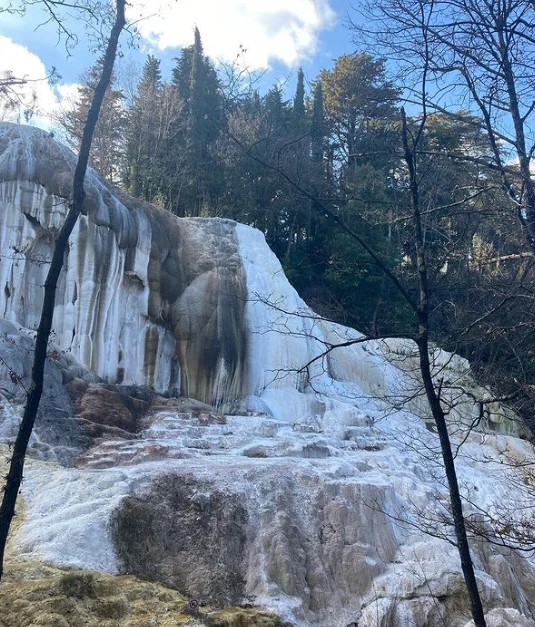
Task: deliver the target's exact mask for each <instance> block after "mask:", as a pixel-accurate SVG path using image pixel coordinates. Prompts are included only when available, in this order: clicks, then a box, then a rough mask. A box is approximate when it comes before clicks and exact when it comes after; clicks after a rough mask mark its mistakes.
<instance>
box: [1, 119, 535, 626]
mask: <svg viewBox="0 0 535 627" xmlns="http://www.w3.org/2000/svg"><path fill="white" fill-rule="evenodd" d="M72 170H73V156H72V155H71V154H70V153H69V152H68V151H67V150H66V149H64V148H63V147H61V146H59V145H58V144H56V143H55V142H54V141H53V140H52V139H51V138H50V137H49V136H48V135H47V134H46V133H43V132H41V131H38V130H35V129H29V128H25V127H18V126H14V125H0V209H1V211H0V241H1V253H2V257H1V259H0V281H1V283H0V315H2V316H3V317H4V318H6V320H5V321H3V322H0V384H1V387H0V394H1V405H0V417H1V419H2V420H1V422H0V437H1V439H2V440H3V441H4V442H5V441H8V442H9V441H10V439H11V438H12V437H13V434H14V431H15V429H16V425H17V420H18V418H19V416H20V409H21V403H22V401H23V399H24V386H25V385H27V381H28V372H29V364H30V359H31V349H32V343H33V341H32V334H31V329H32V328H35V326H36V324H37V321H38V316H39V312H40V306H41V302H42V293H41V292H42V290H41V285H42V284H43V281H44V275H45V272H46V266H47V261H48V259H49V258H50V254H51V250H52V245H53V241H54V236H55V233H56V232H57V229H58V227H59V225H60V224H61V221H62V219H63V217H64V215H65V212H66V206H67V203H68V194H69V187H70V178H71V176H72ZM87 191H88V199H87V203H86V213H85V215H83V216H81V218H80V220H79V222H78V225H77V228H76V231H75V233H74V234H73V237H72V241H71V245H70V248H69V252H68V254H67V256H66V260H65V261H66V266H65V272H64V273H63V274H62V277H61V285H60V290H59V297H58V305H57V308H56V312H55V317H54V325H53V326H54V331H55V335H54V342H55V344H53V345H51V347H50V351H49V360H48V364H47V394H46V395H45V399H44V404H43V408H42V411H41V416H40V418H39V420H38V423H37V429H36V433H35V435H34V440H33V448H32V458H31V460H29V463H28V465H27V470H26V474H25V481H24V484H23V490H22V494H23V497H24V500H25V509H24V511H25V518H24V521H23V522H22V524H21V525H20V527H19V528H18V530H17V533H16V535H15V537H14V539H13V550H14V551H15V552H16V553H17V554H18V555H19V556H22V557H30V558H32V559H42V560H46V561H49V562H51V563H55V564H58V565H62V566H73V567H79V568H90V569H94V570H99V571H103V572H109V573H120V572H129V573H134V574H137V575H139V576H140V577H143V578H150V579H153V580H157V581H160V582H163V583H166V584H167V585H171V586H174V587H176V588H177V589H179V590H180V591H181V592H183V593H184V594H186V595H187V596H188V597H190V598H191V597H194V598H196V599H199V600H201V601H206V602H207V603H209V604H213V605H226V604H228V603H239V602H244V603H254V604H258V605H260V606H267V607H268V608H270V609H272V610H274V611H276V612H277V613H278V614H279V615H280V616H281V617H282V620H284V621H289V622H291V623H292V624H294V625H298V626H300V627H325V626H328V627H346V626H349V625H358V626H359V627H362V626H364V627H406V626H411V627H428V626H431V625H445V626H446V627H465V626H466V627H468V624H469V620H470V613H469V605H468V601H467V598H466V594H465V591H464V585H463V580H462V573H461V567H460V564H459V559H458V555H457V553H456V550H455V548H454V547H453V546H452V544H451V542H450V541H451V539H452V528H451V520H450V515H449V509H448V495H447V490H446V488H445V479H444V476H443V474H444V473H443V470H442V467H441V464H440V457H439V447H438V441H437V437H436V434H435V432H434V430H433V423H432V420H431V418H430V414H429V410H428V408H427V404H426V402H425V400H424V397H423V394H422V390H421V384H420V382H419V379H418V376H417V374H416V362H415V349H414V346H413V345H412V344H411V343H410V342H405V341H400V340H396V341H394V340H393V341H389V342H379V341H366V340H365V338H363V337H362V336H361V335H360V334H359V333H357V332H356V331H353V330H351V329H346V328H344V327H341V326H338V325H334V324H331V323H329V322H327V321H324V320H322V319H320V318H319V317H318V316H316V315H315V314H314V312H312V311H311V310H310V309H308V308H307V307H306V305H305V304H304V303H303V302H302V301H301V300H300V299H299V297H298V295H297V294H296V293H295V291H294V290H293V289H292V288H291V287H290V286H289V284H288V283H287V281H286V279H285V277H284V274H283V272H282V269H281V266H280V264H279V263H278V262H277V260H276V258H275V257H274V255H273V254H272V253H271V251H270V250H269V249H268V248H267V246H266V244H265V241H264V238H263V236H262V234H261V233H259V232H258V231H255V230H254V229H251V228H249V227H245V226H242V225H238V224H235V223H233V222H230V221H226V220H219V219H215V220H207V219H178V218H175V217H173V216H171V215H169V214H167V213H165V212H163V211H160V210H158V209H156V208H154V207H151V206H149V205H147V204H144V203H141V202H139V201H135V200H133V199H130V198H127V197H126V196H124V195H122V194H120V193H119V192H116V191H115V190H113V189H111V188H110V187H109V186H107V184H106V183H105V182H103V181H102V180H101V179H100V178H99V177H98V176H97V175H96V174H95V173H94V172H90V173H89V175H88V180H87ZM28 329H29V330H30V331H28ZM337 344H343V346H340V347H338V348H335V346H336V345H337ZM432 359H433V364H434V368H435V370H436V371H437V372H440V378H441V381H442V388H441V389H442V399H443V402H444V403H445V404H446V406H447V408H448V410H449V415H450V420H451V425H450V426H451V433H452V440H453V444H454V446H455V447H456V450H457V447H458V451H457V458H456V463H457V469H458V474H459V478H460V482H461V489H462V492H463V496H464V498H465V509H466V515H467V518H468V520H469V523H470V529H471V532H472V535H473V537H474V540H473V551H474V562H475V568H476V575H477V579H478V584H479V586H480V589H481V592H482V596H483V602H484V606H485V610H486V611H487V613H488V618H489V625H490V624H492V625H498V624H500V625H503V626H505V627H507V626H509V627H512V626H513V625H515V626H520V625H521V626H522V627H529V626H531V627H535V621H534V616H533V611H532V609H531V608H532V607H535V562H534V560H533V558H532V557H531V556H530V554H527V555H523V554H520V553H516V552H514V551H511V550H510V549H509V548H506V547H504V546H503V543H504V542H505V543H515V542H516V543H519V542H521V541H522V538H521V537H519V536H518V535H515V530H517V529H518V530H522V532H523V533H524V534H525V535H526V536H527V537H528V542H529V541H530V540H529V537H530V534H532V532H533V530H534V525H533V522H532V520H533V516H534V513H535V512H534V510H533V506H532V502H533V498H532V494H533V491H534V487H535V479H534V477H533V473H532V471H531V468H532V466H531V465H532V464H533V463H535V456H534V454H533V451H532V446H531V444H530V443H529V442H528V441H526V440H524V439H520V438H519V437H518V436H519V435H521V431H522V430H521V427H520V425H519V424H518V422H516V421H515V417H514V415H513V414H512V413H511V412H510V411H509V410H508V409H507V408H505V407H502V406H500V405H499V404H497V403H493V402H492V399H491V396H490V394H489V393H488V391H486V390H484V389H482V388H480V387H478V386H477V385H476V384H475V383H474V381H473V379H472V377H471V375H470V368H469V365H468V364H467V362H465V361H464V360H462V359H460V358H459V357H456V356H455V355H451V354H447V353H445V352H443V351H440V350H439V349H436V350H435V351H434V353H433V355H432ZM462 390H465V391H466V393H464V392H462ZM178 395H180V397H179V398H177V396H178ZM188 397H189V398H188ZM474 423H477V430H476V429H473V428H472V427H473V425H474ZM483 537H490V538H491V539H492V540H493V542H494V543H493V544H489V543H488V542H487V541H486V540H483V539H482V538H483Z"/></svg>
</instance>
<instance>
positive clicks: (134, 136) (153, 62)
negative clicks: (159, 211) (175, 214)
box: [123, 55, 164, 202]
mask: <svg viewBox="0 0 535 627" xmlns="http://www.w3.org/2000/svg"><path fill="white" fill-rule="evenodd" d="M162 97H163V85H162V75H161V71H160V61H159V60H158V59H157V58H156V57H154V56H152V55H149V56H148V57H147V60H146V62H145V65H144V67H143V74H142V76H141V80H140V81H139V84H138V86H137V92H136V94H135V96H134V98H133V102H132V106H131V108H130V110H129V111H128V115H127V118H128V120H127V132H126V141H125V144H126V146H125V159H126V168H125V170H126V171H125V174H124V177H123V178H124V182H125V187H126V189H127V191H128V192H129V193H130V194H132V195H133V196H135V197H136V198H143V199H144V200H147V201H149V202H151V201H152V200H153V199H154V198H155V196H156V195H157V194H158V192H159V191H160V189H161V181H160V177H161V165H162V164H161V163H160V160H159V159H158V157H159V155H160V148H161V146H160V145H159V144H160V143H163V141H164V140H163V138H162V137H161V136H160V128H159V124H158V118H159V116H161V112H162V105H163V103H162Z"/></svg>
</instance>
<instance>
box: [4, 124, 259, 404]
mask: <svg viewBox="0 0 535 627" xmlns="http://www.w3.org/2000/svg"><path fill="white" fill-rule="evenodd" d="M0 132H1V141H0V206H1V207H2V214H1V218H0V249H1V250H2V251H3V258H2V264H1V265H0V285H1V289H0V295H1V296H0V312H1V315H2V316H3V317H4V318H7V319H8V320H11V321H13V322H16V323H18V324H20V325H22V326H24V327H27V328H30V329H33V328H36V326H37V323H38V320H39V314H40V309H41V304H42V299H43V293H42V289H41V286H42V285H43V283H44V278H45V276H46V271H47V266H48V263H47V262H48V260H49V259H50V258H51V253H52V249H53V244H54V237H55V234H56V233H57V231H58V229H59V227H60V226H61V224H62V223H63V220H64V218H65V215H66V212H67V210H68V202H69V192H70V183H71V177H72V172H73V168H74V156H73V155H72V153H70V152H69V151H68V150H66V149H65V148H63V147H61V146H59V145H58V144H57V143H56V142H55V141H54V140H52V139H51V138H50V137H49V135H48V134H47V133H44V132H41V131H37V130H36V129H31V128H28V127H21V126H16V125H7V124H3V125H2V128H1V131H0ZM86 191H87V200H86V203H85V215H83V216H81V217H80V219H79V220H78V222H77V225H76V227H75V231H74V233H73V235H72V237H71V245H70V247H69V251H68V254H67V256H66V259H65V272H64V273H63V274H62V277H61V280H60V284H59V290H58V296H57V307H56V314H55V317H54V322H53V329H54V333H55V340H56V341H57V343H58V344H59V345H60V346H61V347H62V348H63V349H65V350H67V349H68V350H69V351H70V352H71V353H72V355H73V356H75V357H76V358H77V359H78V360H79V361H81V362H82V363H83V364H85V365H86V366H87V367H88V368H90V369H91V370H92V371H93V372H95V373H96V374H98V375H99V376H101V377H103V378H105V379H106V380H107V381H110V382H117V383H123V382H124V383H130V384H138V385H148V386H150V387H153V388H154V389H156V390H158V391H160V392H167V391H169V390H171V391H174V390H179V391H180V392H181V393H182V394H184V395H186V396H192V397H195V398H199V399H201V400H205V401H207V402H210V403H217V404H218V403H222V402H226V401H229V400H234V399H235V398H238V397H240V396H242V395H243V392H244V390H243V385H244V381H245V374H244V372H245V371H244V368H245V357H246V351H247V346H246V338H245V331H244V319H243V318H244V306H245V302H246V291H245V277H244V274H243V267H242V264H241V260H240V257H239V255H238V244H237V240H236V236H235V233H234V232H235V224H234V223H232V222H229V221H225V220H203V219H199V220H177V219H176V218H175V217H174V216H171V215H170V214H169V213H168V212H164V211H161V210H158V209H156V208H155V207H151V206H149V205H147V204H144V203H141V202H137V201H134V200H132V199H131V198H129V199H126V198H125V197H124V196H122V195H120V194H119V193H118V192H112V190H111V189H110V188H109V187H108V186H107V185H106V183H105V182H104V181H103V180H102V179H100V178H99V177H98V176H97V175H96V174H95V173H94V172H89V174H88V177H87V179H86Z"/></svg>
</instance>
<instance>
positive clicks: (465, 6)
mask: <svg viewBox="0 0 535 627" xmlns="http://www.w3.org/2000/svg"><path fill="white" fill-rule="evenodd" d="M355 9H356V10H357V11H358V12H359V13H361V14H362V15H363V16H364V18H365V20H366V29H363V28H362V27H358V26H357V25H356V24H354V27H355V32H356V40H357V41H358V42H364V43H366V44H367V45H370V46H372V47H373V49H374V50H377V51H380V52H382V53H383V54H385V55H386V56H387V57H388V58H390V59H392V60H395V63H396V68H397V69H396V71H397V73H398V77H399V78H401V79H402V81H403V84H404V87H405V88H406V94H407V99H408V100H413V97H414V96H416V98H415V100H416V103H417V104H418V105H420V104H421V102H420V98H419V93H420V90H421V88H422V85H423V91H424V92H425V106H426V107H427V108H428V109H429V110H430V111H431V110H434V111H441V112H446V113H449V114H451V115H452V116H455V115H457V112H458V111H459V110H460V109H465V110H467V109H468V110H470V111H471V112H473V113H475V114H477V115H478V119H477V120H474V122H475V123H477V124H481V125H482V127H483V128H484V129H485V131H486V135H487V138H488V146H487V150H486V151H485V153H483V154H458V153H457V154H456V153H452V154H451V155H450V156H451V157H452V158H457V159H463V160H472V161H476V162H478V163H481V164H482V165H485V166H486V167H488V168H489V169H490V170H493V171H495V172H498V173H499V175H500V177H501V183H502V186H503V188H504V190H505V191H506V193H507V195H508V196H509V198H510V201H511V203H510V206H511V207H512V208H513V210H514V211H515V213H516V216H517V217H518V219H519V221H520V223H521V225H522V229H523V232H524V236H525V238H526V241H527V243H528V245H529V249H530V251H531V253H532V254H533V253H535V183H534V181H533V179H532V175H531V163H532V160H533V156H534V152H535V95H534V92H533V82H534V80H535V37H534V35H533V33H534V30H535V6H534V4H533V2H529V1H526V0H488V1H486V2H480V1H479V0H431V1H427V0H379V1H378V2H375V1H374V2H365V3H363V5H359V6H358V8H357V6H356V5H355Z"/></svg>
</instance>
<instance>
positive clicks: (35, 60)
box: [0, 35, 76, 127]
mask: <svg viewBox="0 0 535 627" xmlns="http://www.w3.org/2000/svg"><path fill="white" fill-rule="evenodd" d="M0 49H1V50H2V55H1V56H0V77H6V76H8V74H9V75H12V76H13V77H15V78H16V79H22V80H25V81H26V83H25V84H24V85H18V86H15V87H13V90H14V92H15V93H16V94H17V96H18V99H19V102H20V107H18V108H17V109H16V110H13V111H5V110H4V107H3V106H2V102H1V101H0V117H2V118H4V119H11V120H17V119H20V118H21V117H23V115H22V114H23V111H24V109H27V108H31V107H33V109H34V114H33V115H34V117H33V118H32V123H34V124H36V125H38V126H45V127H46V126H48V125H49V122H48V121H47V118H48V117H49V116H51V115H53V114H54V112H55V111H57V110H58V108H59V106H60V102H61V101H62V99H63V98H64V97H65V95H67V94H69V95H70V94H72V93H73V92H74V90H75V88H76V85H68V84H60V85H58V86H57V90H56V91H54V90H53V89H52V87H51V85H50V83H49V81H48V76H49V72H47V70H46V67H45V65H44V63H43V62H42V61H41V59H40V58H39V57H38V56H37V55H35V54H34V53H33V52H30V50H28V48H25V47H24V46H21V45H20V44H17V43H15V42H14V41H13V40H12V39H10V38H9V37H5V36H3V35H0ZM34 97H35V103H34ZM20 121H24V120H23V119H21V120H20Z"/></svg>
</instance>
